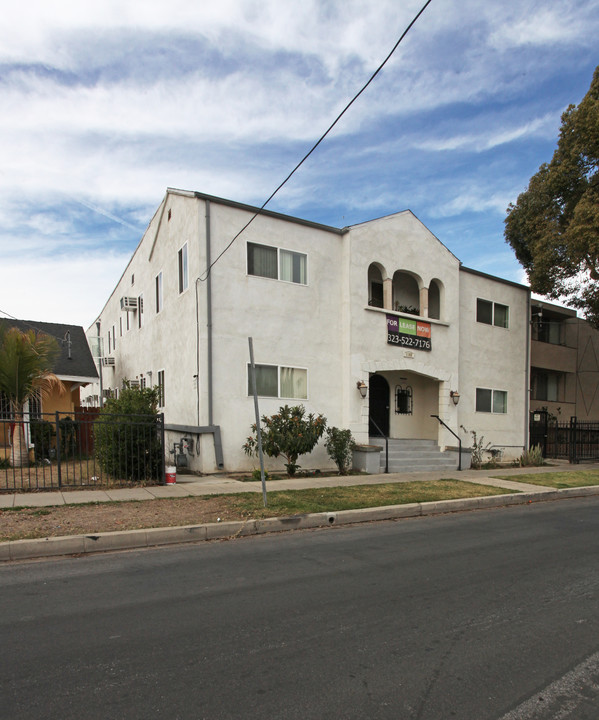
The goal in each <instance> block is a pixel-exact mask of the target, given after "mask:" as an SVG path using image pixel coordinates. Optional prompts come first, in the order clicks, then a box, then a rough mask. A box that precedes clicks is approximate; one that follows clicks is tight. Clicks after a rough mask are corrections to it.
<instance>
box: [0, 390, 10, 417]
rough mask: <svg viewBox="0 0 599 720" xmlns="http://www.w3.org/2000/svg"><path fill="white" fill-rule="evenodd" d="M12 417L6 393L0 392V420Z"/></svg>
mask: <svg viewBox="0 0 599 720" xmlns="http://www.w3.org/2000/svg"><path fill="white" fill-rule="evenodd" d="M11 418H12V412H11V409H10V400H9V399H8V395H5V394H4V393H3V392H0V420H10V419H11Z"/></svg>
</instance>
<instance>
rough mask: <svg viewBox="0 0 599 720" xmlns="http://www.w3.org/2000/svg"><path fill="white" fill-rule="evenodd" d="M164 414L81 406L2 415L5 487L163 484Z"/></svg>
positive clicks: (0, 474) (1, 479)
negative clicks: (109, 411)
mask: <svg viewBox="0 0 599 720" xmlns="http://www.w3.org/2000/svg"><path fill="white" fill-rule="evenodd" d="M164 473H165V444H164V415H162V414H161V415H159V416H157V417H156V416H154V415H124V414H122V415H117V414H110V415H107V414H102V413H100V412H99V411H98V410H92V409H89V410H88V409H85V410H84V409H82V410H80V411H75V412H71V413H64V412H57V413H53V414H40V415H38V416H36V417H27V416H26V417H25V418H24V419H23V420H22V421H20V422H16V421H15V419H11V418H8V419H0V491H15V490H52V489H60V488H69V487H86V488H89V487H94V486H96V487H118V486H126V485H137V484H150V483H154V484H155V483H163V482H164V477H165V475H164Z"/></svg>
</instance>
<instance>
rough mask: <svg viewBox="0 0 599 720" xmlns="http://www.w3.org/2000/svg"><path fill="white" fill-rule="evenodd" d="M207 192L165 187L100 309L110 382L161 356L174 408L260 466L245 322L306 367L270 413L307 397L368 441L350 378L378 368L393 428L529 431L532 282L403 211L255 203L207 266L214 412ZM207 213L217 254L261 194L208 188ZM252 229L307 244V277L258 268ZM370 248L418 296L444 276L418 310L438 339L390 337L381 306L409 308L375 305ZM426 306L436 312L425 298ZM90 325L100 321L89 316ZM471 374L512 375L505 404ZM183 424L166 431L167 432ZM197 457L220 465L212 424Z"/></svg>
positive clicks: (321, 454)
mask: <svg viewBox="0 0 599 720" xmlns="http://www.w3.org/2000/svg"><path fill="white" fill-rule="evenodd" d="M207 199H208V198H207V196H196V195H195V194H194V193H186V192H181V191H169V192H167V195H166V197H165V200H164V202H163V204H162V205H161V206H160V207H159V209H158V210H157V212H156V214H155V216H154V218H153V219H152V221H151V223H150V225H149V227H148V230H147V231H146V233H145V234H144V237H143V238H142V240H141V242H140V244H139V246H138V248H137V250H136V251H135V253H134V255H133V257H132V259H131V261H130V263H129V265H128V266H127V268H126V269H125V272H124V273H123V276H122V278H121V280H120V281H119V283H118V285H117V287H116V288H115V290H114V292H113V293H112V294H111V296H110V297H109V299H108V301H107V303H106V306H105V307H104V308H103V310H102V312H101V313H100V316H99V319H100V322H101V335H102V337H103V339H104V350H105V354H108V344H107V341H106V338H107V333H108V331H109V330H111V328H112V326H113V325H114V326H115V328H116V335H117V338H116V339H117V343H116V349H113V348H111V353H110V355H111V356H112V357H114V358H115V368H114V369H112V368H107V367H104V368H103V380H104V387H105V388H120V387H121V383H122V380H123V379H125V378H126V379H129V380H135V379H139V378H140V377H141V376H144V377H145V378H146V380H147V382H148V384H149V385H155V384H156V383H157V380H158V371H160V370H163V371H164V373H165V398H166V404H165V407H164V413H165V420H166V423H167V424H176V425H191V426H207V425H209V424H210V423H212V424H213V425H217V426H219V427H220V428H221V433H222V443H223V456H224V465H225V467H224V469H225V470H227V471H235V470H242V469H251V468H252V467H256V466H257V460H255V459H251V458H247V457H246V456H245V455H244V453H243V452H242V450H241V446H242V444H243V442H244V440H245V438H246V437H247V435H248V434H249V432H250V426H251V424H252V423H253V422H254V406H253V398H251V397H249V396H248V382H247V364H248V361H249V351H248V337H252V338H253V343H254V352H255V361H256V363H258V364H272V365H277V366H284V367H294V368H305V369H307V374H308V397H307V398H306V399H301V400H300V399H290V398H260V412H261V414H266V415H270V414H272V413H274V412H276V411H277V410H278V408H279V407H280V406H281V405H283V404H289V405H293V404H298V403H302V404H303V405H304V406H305V407H306V409H307V410H308V412H314V413H323V414H324V415H325V416H326V417H327V419H328V422H329V425H337V426H339V427H349V428H350V429H351V430H352V432H353V434H354V436H355V437H356V439H357V440H358V441H359V442H367V441H368V406H369V397H367V398H366V399H364V400H362V399H361V397H360V395H359V393H358V391H357V389H356V382H357V381H358V380H363V381H365V382H366V383H367V384H369V381H370V378H371V376H372V375H373V374H374V373H379V374H381V375H383V376H384V377H386V379H387V380H388V382H389V385H390V388H391V398H390V400H391V409H390V418H389V420H390V433H391V436H394V437H413V438H417V437H427V438H435V439H436V440H437V441H438V442H439V444H440V445H441V446H442V447H443V446H445V445H455V444H456V441H455V439H454V438H453V437H452V436H451V434H450V433H448V432H447V431H446V430H444V429H443V428H442V427H441V426H440V425H439V424H438V423H437V421H436V420H434V419H431V415H432V414H438V415H440V417H441V418H442V419H443V420H444V421H445V422H447V424H448V425H449V426H450V427H451V428H453V429H454V430H455V431H456V432H457V431H458V430H459V428H460V425H464V426H465V427H466V428H468V429H469V430H470V429H475V430H477V432H481V433H482V434H484V435H485V438H488V439H489V440H490V441H492V442H493V443H495V444H498V445H501V444H503V445H518V444H521V443H522V442H523V438H524V436H525V412H526V409H525V397H526V322H527V309H526V298H527V291H526V289H524V288H522V287H521V286H514V285H513V284H508V283H502V282H499V281H496V280H494V279H493V278H490V277H489V276H482V275H476V274H472V273H468V272H465V271H464V270H460V263H459V260H458V259H457V258H456V257H455V256H454V255H453V254H452V253H451V252H450V251H449V250H448V249H447V248H445V247H444V246H443V245H442V244H441V243H440V242H439V240H438V239H437V238H435V237H434V235H432V233H430V231H429V230H428V229H427V228H426V227H425V226H424V225H423V224H422V223H421V222H420V221H419V220H418V219H417V218H416V217H414V215H413V214H412V213H411V212H409V211H406V212H402V213H397V214H395V215H391V216H389V217H385V218H380V219H378V220H374V221H371V222H367V223H363V224H361V225H356V226H353V227H351V228H346V229H345V230H343V231H341V230H337V229H334V228H326V227H324V226H317V225H315V224H313V223H305V222H302V221H299V220H296V219H294V218H286V217H284V216H280V217H279V216H273V215H271V214H269V215H260V216H258V217H257V218H256V219H255V220H254V221H253V222H252V223H251V224H250V225H249V227H247V229H246V230H245V231H244V232H243V234H242V236H241V237H239V238H238V239H237V240H236V242H235V243H233V245H232V246H231V247H230V248H229V249H228V250H227V251H226V253H225V254H224V255H223V256H222V258H221V259H220V260H219V261H218V262H217V263H216V264H215V265H214V266H213V268H212V270H211V273H210V285H211V293H212V385H213V406H212V417H210V415H209V403H208V388H209V374H208V367H209V363H208V325H209V317H208V312H207V304H208V290H209V287H208V285H209V283H208V282H206V281H205V270H206V267H207V257H206V214H207V207H208V206H207V202H206V201H207ZM209 214H210V235H211V258H212V260H214V259H215V258H216V257H217V256H218V255H219V254H220V253H221V252H222V251H223V250H224V249H225V248H226V246H227V245H228V243H229V242H230V241H231V239H232V238H233V237H234V236H235V235H236V234H237V233H238V232H239V230H240V229H241V228H242V227H243V226H244V225H245V224H246V223H247V222H248V220H249V219H250V218H251V216H252V209H250V208H245V207H243V206H239V205H238V204H235V203H229V202H228V201H218V199H214V198H213V199H210V201H209ZM248 242H254V243H259V244H263V245H269V246H272V247H277V248H279V249H285V250H291V251H297V252H301V253H305V254H306V255H307V284H306V285H303V284H299V283H292V282H284V281H281V280H275V279H269V278H263V277H257V276H251V275H248V273H247V243H248ZM184 243H187V248H188V267H189V282H188V288H187V290H185V291H184V292H183V293H179V287H178V252H179V249H180V248H181V247H182V246H183V244H184ZM371 263H377V264H378V265H379V266H380V267H381V268H382V269H383V272H384V275H385V276H386V277H388V278H393V275H394V273H395V272H396V271H402V272H408V273H410V274H411V275H412V276H414V277H415V278H416V279H417V282H418V285H419V287H420V288H421V298H425V297H426V294H424V295H423V294H422V289H424V288H428V287H429V286H430V283H431V281H433V280H435V281H436V282H437V283H438V285H439V286H440V288H441V313H440V318H439V319H435V318H430V317H427V316H426V314H424V315H422V316H420V318H419V319H420V320H422V321H426V322H429V323H430V324H431V343H432V349H431V351H430V352H427V351H422V350H413V351H405V350H404V349H403V348H400V347H397V346H395V345H390V344H388V343H387V325H386V314H387V313H389V314H392V315H395V316H397V317H401V316H402V314H401V313H398V312H394V311H393V310H390V309H389V310H386V309H379V308H374V307H370V306H369V305H368V268H369V266H370V265H371ZM160 271H162V273H163V309H162V311H161V312H160V313H156V309H155V277H156V275H157V274H158V272H160ZM132 276H134V281H133V283H132ZM199 278H202V280H201V281H200V280H199ZM141 293H143V296H144V323H143V326H142V327H141V328H139V327H138V317H139V315H138V313H139V311H137V312H135V313H130V329H129V331H126V330H125V328H126V322H125V320H126V313H124V312H122V311H121V309H120V298H121V297H123V296H131V297H139V295H140V294H141ZM388 296H390V295H389V293H388ZM476 297H483V298H485V299H488V300H491V301H495V302H500V303H503V304H506V305H509V306H510V328H509V330H505V329H503V328H496V327H490V326H481V324H480V323H476V312H475V311H476ZM421 307H422V308H424V304H422V305H421ZM421 312H423V313H426V311H425V310H424V309H422V310H421ZM121 317H122V318H123V334H122V336H121V335H120V332H119V319H120V318H121ZM406 317H414V316H409V315H408V316H406ZM417 319H418V318H417ZM88 335H95V323H94V324H93V325H92V326H91V327H90V329H89V331H88ZM398 383H409V384H410V386H411V387H412V389H413V393H414V412H413V414H412V416H402V415H396V414H395V413H394V409H393V390H394V388H395V386H396V385H397V384H398ZM476 387H493V388H496V389H505V390H506V391H507V392H508V398H509V399H508V403H509V404H508V408H509V411H508V413H507V415H506V416H501V417H499V416H496V415H493V414H484V413H476V412H475V411H474V410H473V408H474V398H475V389H476ZM450 390H459V392H460V394H461V399H460V403H459V405H458V407H455V406H454V404H453V403H452V402H451V400H450V397H449V392H450ZM93 392H94V393H97V392H98V389H97V388H96V389H95V390H94V391H93ZM180 437H181V435H180V434H177V433H172V434H169V438H168V444H169V446H171V445H172V442H173V441H174V440H176V439H179V438H180ZM462 438H463V440H464V441H465V444H469V439H470V438H469V436H466V435H465V434H463V433H462ZM190 459H191V467H192V469H195V470H198V471H202V472H213V471H215V470H216V469H217V466H216V458H215V453H214V443H213V438H212V435H204V436H202V439H201V443H200V448H199V453H195V454H194V455H192V456H191V457H190ZM299 462H300V464H301V465H302V467H306V468H325V467H330V466H331V462H330V460H329V459H328V457H327V455H326V452H325V450H324V447H323V446H322V443H321V445H320V446H319V447H318V449H317V450H316V451H315V452H314V453H313V454H312V455H311V456H310V457H305V456H304V457H302V458H300V460H299ZM268 467H270V468H271V469H282V468H283V460H282V459H279V460H275V461H270V462H269V463H268Z"/></svg>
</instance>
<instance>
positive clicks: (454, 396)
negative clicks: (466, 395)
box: [449, 390, 460, 405]
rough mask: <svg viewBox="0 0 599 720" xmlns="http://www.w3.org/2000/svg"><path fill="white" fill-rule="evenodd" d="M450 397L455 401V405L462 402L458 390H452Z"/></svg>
mask: <svg viewBox="0 0 599 720" xmlns="http://www.w3.org/2000/svg"><path fill="white" fill-rule="evenodd" d="M449 397H450V398H451V399H452V400H453V404H454V405H457V404H458V403H459V402H460V393H459V392H458V391H457V390H450V391H449Z"/></svg>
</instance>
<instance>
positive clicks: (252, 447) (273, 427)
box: [242, 405, 327, 475]
mask: <svg viewBox="0 0 599 720" xmlns="http://www.w3.org/2000/svg"><path fill="white" fill-rule="evenodd" d="M326 424H327V419H326V418H325V417H324V415H314V414H313V413H310V414H309V415H307V414H306V409H305V408H304V406H303V405H295V406H293V407H289V405H284V406H283V407H280V408H279V412H278V413H275V414H274V415H271V416H270V417H269V416H268V415H263V416H262V420H261V434H262V450H263V452H264V454H265V455H268V457H274V458H277V457H279V455H282V456H283V457H284V458H285V459H286V460H287V462H286V463H285V467H286V468H287V475H295V472H296V470H297V469H298V468H299V467H300V466H299V465H298V464H297V459H298V457H299V456H300V455H305V454H307V453H310V452H312V450H314V448H315V447H316V444H317V443H318V441H319V440H320V438H321V437H322V435H323V433H324V431H325V428H326ZM252 433H253V435H250V436H249V437H248V438H247V440H246V441H245V443H244V445H243V446H242V447H243V450H244V451H245V453H246V455H257V454H258V438H257V427H256V424H255V423H254V424H253V425H252Z"/></svg>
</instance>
